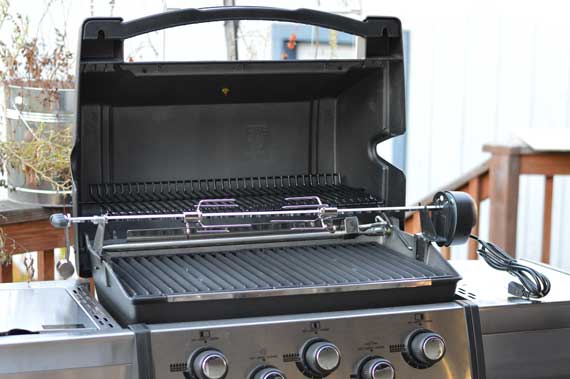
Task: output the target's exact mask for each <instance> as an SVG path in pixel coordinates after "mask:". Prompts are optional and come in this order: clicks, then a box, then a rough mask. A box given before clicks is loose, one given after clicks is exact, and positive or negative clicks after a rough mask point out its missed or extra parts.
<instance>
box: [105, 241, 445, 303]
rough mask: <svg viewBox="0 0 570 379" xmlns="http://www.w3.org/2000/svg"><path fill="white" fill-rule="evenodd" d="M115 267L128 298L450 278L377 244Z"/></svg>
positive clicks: (193, 256)
mask: <svg viewBox="0 0 570 379" xmlns="http://www.w3.org/2000/svg"><path fill="white" fill-rule="evenodd" d="M112 266H113V269H114V271H115V273H116V275H117V277H118V279H119V281H120V282H121V283H122V285H123V287H124V288H125V290H126V291H127V293H128V294H129V296H130V297H138V296H151V295H163V294H166V295H174V294H203V293H216V292H231V291H252V290H265V289H289V288H300V287H314V286H331V285H357V284H366V283H377V282H389V281H395V280H414V279H434V278H442V277H448V276H449V275H448V274H446V273H444V272H443V271H440V270H438V269H436V268H433V267H429V266H427V265H426V264H424V263H422V262H419V261H416V260H414V259H412V258H408V257H406V256H403V255H401V254H399V253H395V252H392V251H390V250H388V249H386V248H384V247H382V246H381V245H380V244H378V243H375V242H366V243H354V244H330V245H314V246H288V247H266V248H257V249H244V250H238V251H224V252H207V253H190V254H173V255H159V256H137V257H115V258H113V259H112Z"/></svg>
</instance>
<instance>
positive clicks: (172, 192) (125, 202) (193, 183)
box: [89, 174, 379, 215]
mask: <svg viewBox="0 0 570 379" xmlns="http://www.w3.org/2000/svg"><path fill="white" fill-rule="evenodd" d="M89 192H90V195H91V198H92V199H93V200H94V202H95V203H96V204H99V205H100V206H101V208H102V209H101V210H102V212H103V213H107V214H109V215H136V214H148V213H159V214H166V213H179V212H188V211H193V210H195V209H196V206H197V204H198V202H199V201H200V200H205V199H219V198H233V199H236V200H237V205H238V207H236V208H234V210H235V211H263V210H275V209H281V207H282V206H284V205H286V204H289V205H290V204H291V203H287V202H286V201H285V198H286V197H301V196H319V197H320V198H321V200H322V201H323V202H324V203H327V204H330V205H331V206H337V207H345V208H346V207H358V206H377V205H379V202H378V200H377V199H376V198H374V197H373V196H371V195H370V194H368V193H366V192H365V191H364V190H362V189H356V188H351V187H348V186H346V185H344V184H342V183H341V177H340V175H339V174H315V175H297V176H280V177H277V176H271V177H269V176H268V177H257V178H231V179H207V180H187V181H176V182H168V181H167V182H143V183H114V184H94V185H90V186H89ZM204 208H206V209H207V206H206V207H204Z"/></svg>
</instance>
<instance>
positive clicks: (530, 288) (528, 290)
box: [470, 234, 550, 299]
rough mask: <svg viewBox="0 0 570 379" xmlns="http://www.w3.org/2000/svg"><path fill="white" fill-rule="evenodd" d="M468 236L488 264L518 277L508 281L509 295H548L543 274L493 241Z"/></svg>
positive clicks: (535, 297) (546, 280)
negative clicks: (520, 261) (519, 260)
mask: <svg viewBox="0 0 570 379" xmlns="http://www.w3.org/2000/svg"><path fill="white" fill-rule="evenodd" d="M470 237H471V238H472V239H474V240H475V241H477V242H478V243H479V246H480V247H479V248H478V249H477V252H478V253H479V255H480V256H481V258H483V259H484V260H485V262H487V264H488V265H489V266H491V267H493V268H494V269H497V270H501V271H506V272H508V273H509V274H511V275H513V276H515V277H517V278H518V280H519V282H520V283H517V282H510V283H509V293H510V294H511V295H513V296H517V297H522V298H527V299H528V298H533V299H539V298H541V297H544V296H546V295H548V292H550V280H548V278H547V277H546V276H545V275H544V274H542V273H540V272H538V271H536V270H534V269H532V268H530V267H528V266H525V265H523V264H521V263H519V262H518V261H517V260H516V259H515V258H513V257H511V256H510V255H509V254H507V253H506V252H505V251H504V250H503V249H501V248H500V247H499V246H497V245H495V244H494V243H492V242H487V241H483V240H482V239H480V238H479V237H477V236H475V235H473V234H471V235H470Z"/></svg>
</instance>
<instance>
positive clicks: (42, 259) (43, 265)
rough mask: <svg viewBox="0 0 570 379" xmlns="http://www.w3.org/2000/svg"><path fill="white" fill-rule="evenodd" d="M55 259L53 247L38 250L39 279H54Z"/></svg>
mask: <svg viewBox="0 0 570 379" xmlns="http://www.w3.org/2000/svg"><path fill="white" fill-rule="evenodd" d="M54 270H55V259H54V251H53V249H48V250H40V251H38V280H53V279H54Z"/></svg>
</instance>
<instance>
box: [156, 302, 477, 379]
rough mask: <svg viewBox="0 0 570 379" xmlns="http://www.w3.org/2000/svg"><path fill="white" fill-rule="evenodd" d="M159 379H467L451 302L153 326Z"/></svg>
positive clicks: (460, 327)
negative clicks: (324, 378)
mask: <svg viewBox="0 0 570 379" xmlns="http://www.w3.org/2000/svg"><path fill="white" fill-rule="evenodd" d="M150 328H151V343H152V355H153V361H154V369H155V372H156V377H157V378H179V379H180V378H184V377H185V376H186V378H193V379H194V378H195V379H222V378H227V379H284V378H288V379H294V378H323V377H326V378H330V379H341V378H342V379H391V378H394V377H395V378H397V379H412V378H420V377H421V378H438V379H441V378H461V379H468V378H471V377H472V376H471V362H470V350H469V343H468V335H467V324H466V321H465V313H464V310H463V308H461V307H460V306H459V305H457V304H455V303H446V304H432V305H424V306H407V307H394V308H382V309H371V310H359V311H347V312H330V313H315V314H304V315H292V316H276V317H264V318H250V319H236V320H223V321H210V322H194V323H180V324H161V325H153V326H150Z"/></svg>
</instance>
